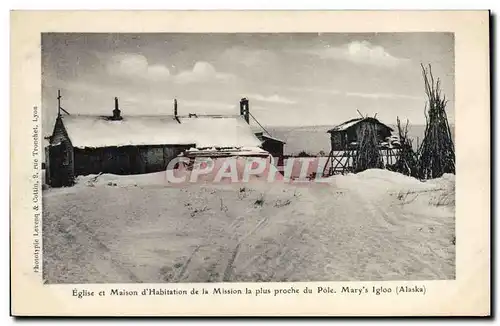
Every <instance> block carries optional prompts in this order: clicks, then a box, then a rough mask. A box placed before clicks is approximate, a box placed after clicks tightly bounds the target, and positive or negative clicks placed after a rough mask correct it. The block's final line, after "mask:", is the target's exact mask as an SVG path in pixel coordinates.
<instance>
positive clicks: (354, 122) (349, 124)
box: [327, 117, 393, 132]
mask: <svg viewBox="0 0 500 326" xmlns="http://www.w3.org/2000/svg"><path fill="white" fill-rule="evenodd" d="M364 121H368V122H374V123H378V124H380V125H383V126H384V127H386V128H388V129H389V130H390V131H392V130H393V129H392V128H391V127H389V126H387V125H385V124H383V123H382V122H380V121H378V120H377V119H375V118H370V117H367V118H356V119H351V120H348V121H346V122H343V123H341V124H339V125H338V126H335V127H333V128H332V129H330V130H328V131H327V132H335V131H345V130H347V129H349V128H351V127H353V126H355V125H357V124H358V123H360V122H364Z"/></svg>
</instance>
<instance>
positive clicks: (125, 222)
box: [43, 176, 455, 283]
mask: <svg viewBox="0 0 500 326" xmlns="http://www.w3.org/2000/svg"><path fill="white" fill-rule="evenodd" d="M356 177H357V176H346V177H339V178H338V180H337V179H336V180H334V181H333V182H332V183H331V185H310V186H308V187H304V186H302V187H300V186H290V185H279V184H275V185H271V186H269V185H268V184H253V185H245V186H241V187H240V186H235V185H225V186H222V185H221V186H215V185H206V186H201V185H190V186H188V187H187V188H181V189H179V188H169V187H164V186H161V185H140V186H134V185H133V184H130V183H127V184H126V185H124V186H123V187H121V186H120V185H119V184H118V186H107V185H97V186H95V187H86V186H77V187H74V188H68V189H51V190H49V191H47V192H44V198H43V199H44V220H43V232H44V238H43V240H44V278H45V279H46V280H47V282H49V283H87V282H93V283H99V282H103V283H112V282H120V283H125V282H134V283H136V282H147V283H152V282H222V281H347V280H357V281H368V280H428V279H453V278H454V277H455V272H454V271H455V266H454V261H455V245H454V224H455V222H454V208H453V206H451V205H449V204H446V203H445V204H443V205H441V206H436V205H434V204H432V199H433V198H435V197H436V196H438V197H439V196H440V195H441V193H443V192H449V189H448V188H444V190H443V187H436V188H435V189H434V188H432V187H431V186H432V185H430V184H429V185H424V186H421V185H420V184H415V185H413V184H408V185H403V186H401V185H400V184H399V183H398V185H397V187H393V186H391V187H389V186H386V185H384V184H382V183H381V182H380V181H379V182H376V181H374V180H368V179H367V180H365V179H362V178H361V177H357V178H356ZM360 178H361V179H360ZM403 181H404V180H403ZM398 182H399V181H398ZM417 185H418V187H416V186H417ZM381 189H382V190H383V191H380V190H381Z"/></svg>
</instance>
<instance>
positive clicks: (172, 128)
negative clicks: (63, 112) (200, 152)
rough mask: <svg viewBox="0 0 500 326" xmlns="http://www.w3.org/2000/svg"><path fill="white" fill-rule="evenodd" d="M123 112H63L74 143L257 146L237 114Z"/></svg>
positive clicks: (81, 146)
mask: <svg viewBox="0 0 500 326" xmlns="http://www.w3.org/2000/svg"><path fill="white" fill-rule="evenodd" d="M179 120H180V122H181V123H178V122H177V121H176V120H174V118H173V117H172V116H124V117H123V119H122V120H118V121H112V120H107V119H106V118H105V117H100V116H84V115H68V116H63V122H64V126H65V127H66V130H67V132H68V135H69V137H70V139H71V142H72V144H73V146H74V147H78V148H84V147H107V146H139V145H189V144H195V145H196V147H198V148H205V147H257V146H260V145H261V142H260V141H259V139H258V138H257V137H256V136H255V135H254V133H253V132H252V129H251V128H250V126H249V125H248V124H247V123H246V122H245V120H244V119H243V118H242V117H240V116H221V117H214V116H199V117H179Z"/></svg>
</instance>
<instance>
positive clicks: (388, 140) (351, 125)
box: [323, 117, 399, 175]
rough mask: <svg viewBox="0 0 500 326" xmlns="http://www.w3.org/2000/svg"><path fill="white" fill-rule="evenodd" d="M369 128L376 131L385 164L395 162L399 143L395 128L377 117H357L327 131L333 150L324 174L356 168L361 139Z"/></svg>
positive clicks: (377, 141) (345, 171)
mask: <svg viewBox="0 0 500 326" xmlns="http://www.w3.org/2000/svg"><path fill="white" fill-rule="evenodd" d="M367 128H373V130H374V131H375V134H376V136H375V138H376V140H375V141H376V143H377V146H378V150H379V152H380V154H381V156H382V157H383V163H384V165H387V164H394V163H395V161H396V159H397V148H398V146H399V143H398V140H397V137H394V136H393V135H392V132H393V131H394V130H393V129H392V128H391V127H389V126H387V125H385V124H383V123H382V122H380V121H379V120H377V119H376V118H371V117H362V118H356V119H351V120H348V121H346V122H343V123H341V124H339V125H337V126H335V127H333V128H332V129H330V130H328V131H327V132H328V133H329V134H330V141H331V151H330V154H329V155H328V160H327V163H326V164H325V167H324V169H323V174H324V175H332V174H336V173H347V172H352V171H353V170H354V166H355V162H356V155H358V150H359V144H360V139H361V138H362V137H363V134H364V133H365V131H366V129H367Z"/></svg>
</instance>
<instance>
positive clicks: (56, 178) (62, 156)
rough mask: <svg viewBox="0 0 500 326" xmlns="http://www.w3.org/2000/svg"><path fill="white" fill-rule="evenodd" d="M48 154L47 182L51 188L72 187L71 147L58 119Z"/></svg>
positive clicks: (72, 158) (72, 155) (72, 163)
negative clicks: (48, 178) (48, 177)
mask: <svg viewBox="0 0 500 326" xmlns="http://www.w3.org/2000/svg"><path fill="white" fill-rule="evenodd" d="M48 154H49V155H48V158H47V160H48V161H50V162H49V163H48V164H47V165H48V166H49V167H50V171H49V173H48V175H49V176H50V180H47V182H48V183H49V184H50V185H51V186H52V187H61V186H71V185H73V184H74V179H75V173H74V152H73V146H72V144H71V141H70V139H69V138H68V134H67V132H66V129H65V128H64V125H63V123H62V120H61V118H59V117H58V118H57V119H56V123H55V126H54V132H53V134H52V137H51V140H50V145H49V150H48Z"/></svg>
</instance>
